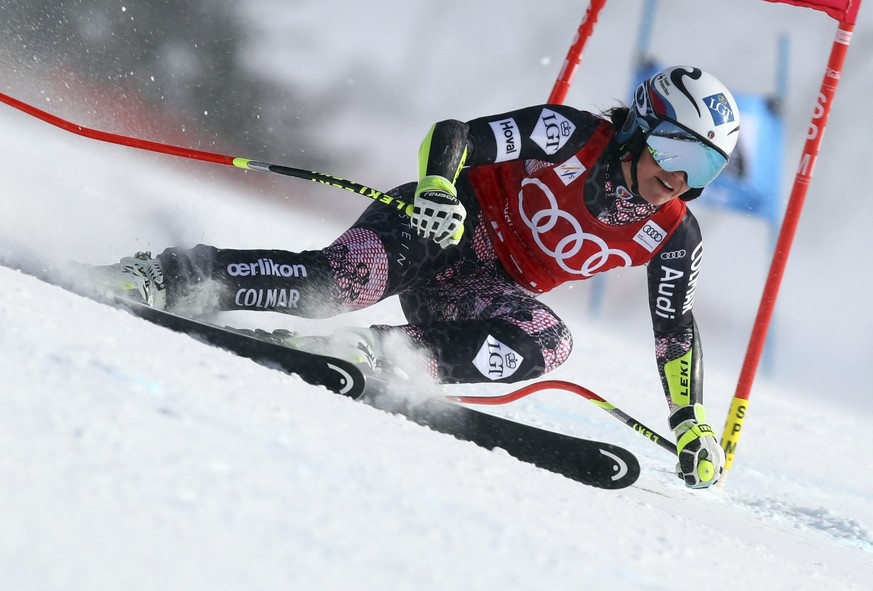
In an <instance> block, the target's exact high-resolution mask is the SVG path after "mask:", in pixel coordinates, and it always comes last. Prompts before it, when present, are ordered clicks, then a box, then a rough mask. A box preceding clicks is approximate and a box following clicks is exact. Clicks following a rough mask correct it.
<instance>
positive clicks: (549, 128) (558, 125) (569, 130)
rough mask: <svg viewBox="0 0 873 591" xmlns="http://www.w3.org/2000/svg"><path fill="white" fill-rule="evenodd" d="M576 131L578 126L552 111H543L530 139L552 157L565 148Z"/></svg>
mask: <svg viewBox="0 0 873 591" xmlns="http://www.w3.org/2000/svg"><path fill="white" fill-rule="evenodd" d="M574 131H576V126H575V125H573V124H572V123H571V122H570V120H569V119H567V118H566V117H564V116H563V115H561V114H560V113H556V112H555V111H552V110H551V109H543V112H542V113H540V120H539V121H537V126H536V127H534V130H533V133H531V135H530V139H532V140H533V141H535V142H536V143H537V144H538V145H539V147H540V148H542V149H543V152H545V153H546V154H549V155H552V154H554V153H555V152H557V151H558V150H560V149H561V148H563V147H564V144H566V143H567V140H568V139H569V138H570V136H571V135H573V132H574Z"/></svg>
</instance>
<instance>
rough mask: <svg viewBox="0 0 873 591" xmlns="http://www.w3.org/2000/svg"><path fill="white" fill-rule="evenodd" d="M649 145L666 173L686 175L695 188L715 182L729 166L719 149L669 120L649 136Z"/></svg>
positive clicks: (653, 156)
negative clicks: (682, 173)
mask: <svg viewBox="0 0 873 591" xmlns="http://www.w3.org/2000/svg"><path fill="white" fill-rule="evenodd" d="M646 145H647V146H648V148H649V152H650V153H651V154H652V158H654V159H655V162H657V163H658V166H660V167H661V168H663V169H664V170H666V171H667V172H684V173H685V174H687V175H688V186H689V187H692V188H694V189H702V188H703V187H705V186H706V185H708V184H709V183H711V182H712V181H714V180H715V177H717V176H718V174H719V173H720V172H721V171H722V170H724V167H725V166H727V163H728V159H727V156H725V155H724V153H722V152H721V151H720V150H719V149H717V148H715V147H713V146H711V145H710V144H708V143H706V142H704V141H703V139H702V138H701V137H700V136H699V135H697V134H695V133H692V132H690V131H688V130H687V129H684V128H682V127H679V126H678V125H676V124H675V123H672V122H670V121H662V122H661V123H659V124H658V125H657V126H656V127H655V128H654V129H653V130H652V131H651V132H650V133H649V134H648V136H647V137H646Z"/></svg>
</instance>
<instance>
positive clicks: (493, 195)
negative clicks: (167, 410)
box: [159, 105, 702, 407]
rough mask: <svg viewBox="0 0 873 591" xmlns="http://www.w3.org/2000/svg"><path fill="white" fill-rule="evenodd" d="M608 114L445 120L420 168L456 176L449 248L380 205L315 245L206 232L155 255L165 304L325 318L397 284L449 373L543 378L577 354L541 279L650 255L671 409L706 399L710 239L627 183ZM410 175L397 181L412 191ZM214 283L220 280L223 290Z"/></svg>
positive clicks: (452, 378)
mask: <svg viewBox="0 0 873 591" xmlns="http://www.w3.org/2000/svg"><path fill="white" fill-rule="evenodd" d="M613 131H614V129H613V126H612V124H611V123H609V122H607V121H605V120H604V119H602V118H600V117H599V116H596V115H594V114H592V113H589V112H585V111H579V110H576V109H573V108H571V107H567V106H562V105H542V106H534V107H528V108H524V109H521V110H517V111H513V112H509V113H504V114H500V115H494V116H490V117H482V118H478V119H474V120H472V121H469V122H466V123H464V122H460V121H456V120H448V121H442V122H439V123H437V124H436V125H435V126H434V127H433V129H432V130H431V132H430V133H429V135H428V138H427V142H426V146H427V147H428V149H427V153H426V154H425V155H424V158H425V160H426V174H439V175H441V176H445V177H446V178H450V179H451V178H452V177H453V176H454V169H455V168H457V163H458V161H459V158H460V157H461V156H460V155H461V153H462V152H464V150H465V149H466V154H467V155H466V160H465V161H463V163H464V164H465V168H464V169H463V170H462V171H461V173H460V175H459V176H458V178H457V181H456V186H457V189H458V198H459V199H460V200H461V202H462V203H463V204H464V205H465V207H466V209H467V219H466V222H465V234H464V238H463V239H462V241H461V243H460V244H459V245H458V246H450V247H448V248H446V249H445V250H444V249H442V248H440V247H439V246H438V245H437V244H435V243H434V242H433V241H430V240H425V239H422V238H420V237H419V236H418V235H417V234H416V233H415V231H414V230H412V229H411V228H410V225H409V217H408V215H407V214H406V213H405V212H403V211H399V210H397V209H396V208H394V207H389V206H385V205H383V204H381V203H378V202H377V203H373V204H372V205H371V206H370V207H369V208H368V209H367V210H366V211H365V212H364V213H363V214H362V215H361V217H360V218H359V219H358V221H357V222H356V223H355V224H354V225H353V226H352V227H351V228H349V229H348V230H347V231H346V232H344V233H343V234H342V235H341V236H340V237H339V238H337V239H336V240H335V241H334V242H333V243H332V244H331V245H330V246H328V247H326V248H324V249H322V250H316V251H303V252H296V253H295V252H287V251H278V250H228V249H219V248H214V247H211V246H205V245H199V246H197V247H195V248H193V249H188V250H183V249H168V250H166V251H164V252H163V253H162V254H161V255H160V257H159V258H160V260H161V263H162V265H163V268H164V273H165V281H166V284H167V297H168V304H169V306H170V307H171V308H172V307H173V306H174V305H175V306H181V305H184V304H185V302H186V301H187V300H189V299H191V297H192V296H193V294H194V293H195V292H197V291H198V289H201V288H202V286H206V285H208V286H209V289H210V293H211V294H213V295H212V297H213V298H217V307H218V309H223V310H245V309H250V310H255V309H257V310H271V311H276V312H284V313H288V314H293V315H297V316H302V317H307V318H323V317H328V316H333V315H337V314H341V313H343V312H348V311H352V310H358V309H361V308H364V307H367V306H370V305H372V304H374V303H376V302H378V301H380V300H383V299H384V298H387V297H389V296H393V295H397V296H398V297H399V300H400V304H401V306H402V309H403V312H404V314H405V315H406V318H407V319H408V322H409V323H408V324H406V325H404V326H381V325H380V326H376V327H374V328H375V329H376V330H377V331H379V332H382V333H392V332H401V333H403V334H405V335H406V336H407V337H408V338H409V339H410V340H411V341H412V342H413V343H414V344H416V345H417V346H418V347H419V348H420V349H421V351H422V352H423V354H424V357H425V358H426V364H427V366H428V371H430V373H431V374H432V375H433V376H434V377H435V378H436V379H438V380H440V381H442V382H444V383H471V382H483V381H484V382H487V381H499V382H515V381H519V380H526V379H531V378H535V377H538V376H540V375H542V374H543V373H545V372H548V371H550V370H552V369H554V368H556V367H557V366H559V365H560V364H561V363H563V362H564V361H565V360H566V359H567V358H568V357H569V355H570V351H571V349H572V338H571V335H570V331H569V330H568V328H567V326H566V324H565V323H564V322H563V321H562V320H561V319H560V318H559V317H558V316H557V314H555V313H554V312H553V311H552V310H551V309H550V308H549V307H548V306H546V305H544V304H543V303H542V302H540V301H539V300H538V299H537V298H536V296H537V294H538V293H542V292H544V291H548V290H550V289H552V288H553V287H555V286H556V285H559V284H560V283H563V282H565V281H570V280H581V279H587V278H589V277H591V276H593V275H594V274H596V273H600V272H604V271H606V270H608V269H611V268H615V267H618V266H632V265H643V264H647V265H648V267H647V274H648V293H649V307H650V311H651V317H652V322H653V328H654V334H655V353H656V360H657V366H658V371H659V373H660V376H661V380H662V384H663V386H664V389H665V393H666V395H667V398H668V401H669V403H670V406H671V407H674V406H683V405H687V404H690V403H694V402H702V400H701V398H702V396H701V388H702V383H701V382H702V367H701V351H700V344H699V339H698V336H697V328H696V325H695V322H694V319H693V316H692V312H691V309H692V304H693V299H694V291H695V287H696V283H697V277H698V273H699V271H700V264H701V255H702V242H701V236H700V230H699V227H698V224H697V221H696V220H695V218H694V216H693V215H692V214H691V212H690V211H688V210H687V208H686V207H685V204H684V203H683V202H681V201H679V200H673V201H671V202H670V203H668V204H666V205H664V206H662V207H661V208H660V209H658V208H657V207H655V206H652V205H650V204H648V203H647V202H645V201H644V200H643V199H642V198H640V197H639V196H636V195H634V194H632V193H631V192H630V190H628V188H627V187H628V185H629V184H630V183H629V182H628V181H627V180H626V179H625V178H624V175H623V172H622V168H621V162H620V160H619V155H618V147H617V146H616V144H615V142H614V139H613ZM415 186H416V185H415V183H408V184H405V185H402V186H400V187H397V188H395V189H393V190H392V191H391V192H390V194H393V195H395V196H398V197H399V198H401V199H402V200H404V201H406V202H409V203H411V202H412V201H413V193H414V190H415ZM216 286H217V289H216Z"/></svg>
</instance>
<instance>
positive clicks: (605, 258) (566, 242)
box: [518, 178, 632, 277]
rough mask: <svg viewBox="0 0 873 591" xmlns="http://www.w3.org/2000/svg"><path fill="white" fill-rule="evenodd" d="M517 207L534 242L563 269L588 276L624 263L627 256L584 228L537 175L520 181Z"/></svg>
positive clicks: (625, 263)
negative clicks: (562, 207)
mask: <svg viewBox="0 0 873 591" xmlns="http://www.w3.org/2000/svg"><path fill="white" fill-rule="evenodd" d="M518 210H519V214H520V217H521V219H522V221H523V222H524V224H525V226H527V228H528V229H529V230H530V231H531V235H532V237H533V240H534V242H535V243H536V245H537V246H538V247H539V249H540V250H541V251H542V252H543V253H544V254H546V255H547V256H548V257H550V258H552V259H554V260H555V262H556V263H557V264H558V266H559V267H560V268H561V269H563V270H564V271H565V272H567V273H570V274H573V275H582V276H583V277H591V276H592V275H594V274H595V273H598V272H600V271H604V270H606V269H611V268H613V267H619V266H621V267H628V266H630V265H631V264H632V263H631V257H630V255H628V254H627V253H626V252H624V251H623V250H620V249H618V248H610V247H609V245H608V244H607V243H606V241H604V240H603V239H602V238H600V237H599V236H596V235H594V234H591V233H588V232H586V231H585V230H584V229H583V228H582V225H581V224H580V223H579V220H577V219H576V218H575V217H574V216H573V215H572V214H570V213H568V212H567V211H565V210H563V209H561V207H560V206H559V204H558V199H557V198H556V197H555V194H554V193H553V192H552V190H551V189H550V188H549V187H548V186H547V185H546V184H545V183H543V182H542V181H541V180H540V179H537V178H526V179H523V180H522V181H521V190H520V191H519V192H518Z"/></svg>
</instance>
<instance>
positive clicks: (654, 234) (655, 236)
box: [643, 224, 664, 242]
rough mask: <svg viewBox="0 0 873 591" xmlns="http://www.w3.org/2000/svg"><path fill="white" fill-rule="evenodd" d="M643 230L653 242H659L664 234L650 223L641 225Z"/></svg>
mask: <svg viewBox="0 0 873 591" xmlns="http://www.w3.org/2000/svg"><path fill="white" fill-rule="evenodd" d="M643 232H645V233H646V235H648V236H649V237H650V238H651V239H652V240H654V241H655V242H660V241H661V240H663V239H664V234H663V233H662V232H659V231H658V230H656V229H655V228H653V227H652V226H651V225H650V224H646V225H645V226H644V227H643Z"/></svg>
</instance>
